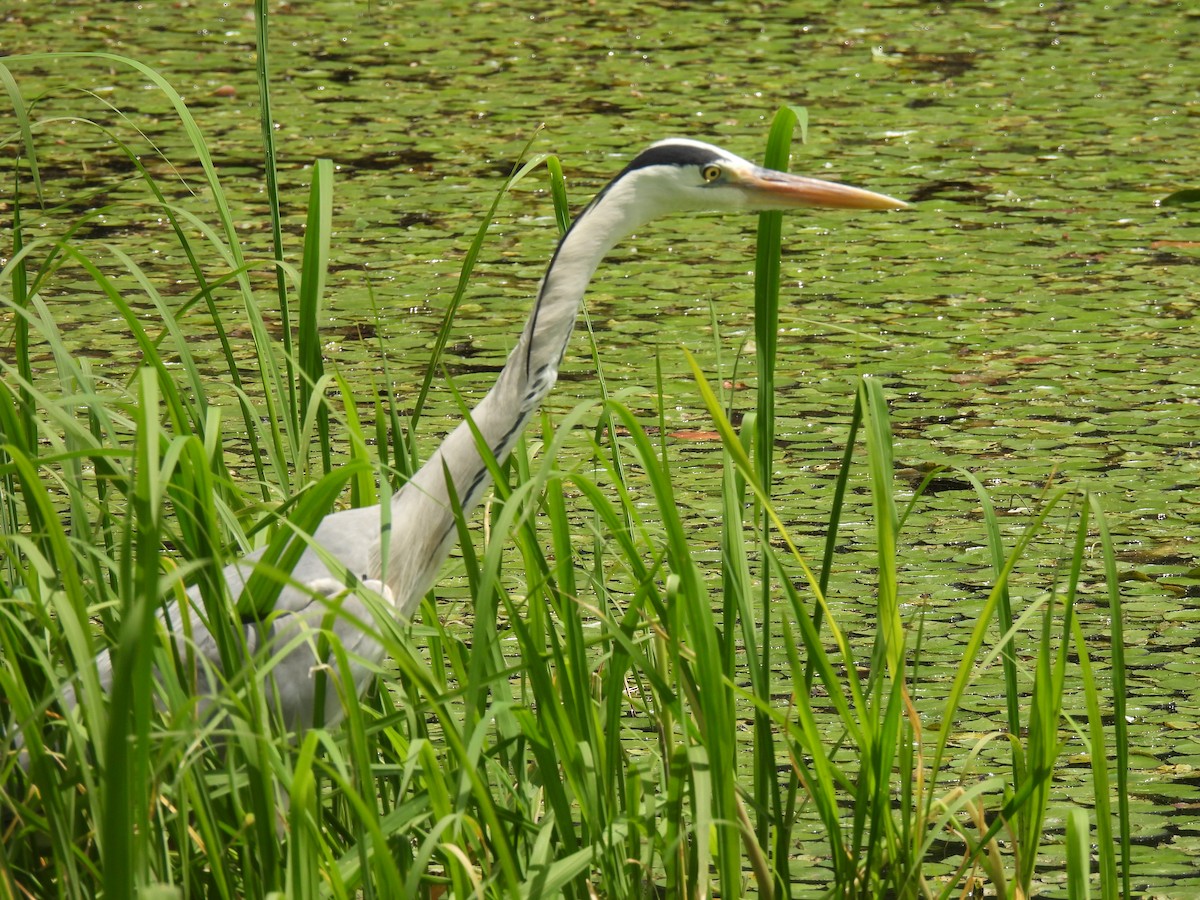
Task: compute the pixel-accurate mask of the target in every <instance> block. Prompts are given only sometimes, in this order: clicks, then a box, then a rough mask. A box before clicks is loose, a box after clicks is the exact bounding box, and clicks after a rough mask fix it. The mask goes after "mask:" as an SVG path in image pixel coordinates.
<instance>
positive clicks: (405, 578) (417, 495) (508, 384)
mask: <svg viewBox="0 0 1200 900" xmlns="http://www.w3.org/2000/svg"><path fill="white" fill-rule="evenodd" d="M639 174H640V173H639V172H637V171H633V172H630V173H628V174H627V175H626V176H624V177H622V178H619V179H618V180H616V181H614V182H613V183H612V184H611V185H610V186H609V187H608V189H607V190H606V191H604V192H603V193H602V194H600V195H599V196H598V197H597V198H596V199H595V200H594V201H593V202H592V204H591V205H590V206H588V207H587V209H585V210H584V211H583V212H582V213H581V214H580V216H579V218H578V219H576V221H575V223H574V225H573V226H572V227H571V229H570V230H569V231H568V232H567V234H566V235H565V236H564V237H563V239H562V240H561V241H560V242H559V245H558V249H557V250H556V251H555V254H554V257H553V258H552V259H551V261H550V265H549V267H548V268H547V269H546V275H545V277H544V278H543V279H542V282H541V285H540V287H539V289H538V295H537V300H536V301H535V302H534V307H533V311H532V313H531V314H530V316H529V319H528V321H527V322H526V323H525V328H524V330H523V331H522V332H521V337H520V340H519V341H518V342H517V346H516V347H515V348H514V349H513V351H512V353H511V354H509V357H508V362H507V363H505V365H504V368H503V369H502V370H501V371H500V375H499V377H498V379H497V381H496V384H495V386H494V387H493V388H492V389H491V390H490V391H488V392H487V394H486V396H484V398H483V399H482V400H480V401H479V404H478V405H477V406H476V407H475V409H474V410H472V412H471V420H472V421H473V422H474V424H475V427H476V428H477V429H478V430H479V433H480V434H481V435H482V437H483V440H484V442H485V443H486V444H487V445H488V447H489V448H490V449H491V452H492V455H493V456H494V457H495V458H496V460H497V461H499V462H503V461H504V459H505V458H507V456H508V454H509V453H510V452H511V451H512V448H513V447H514V446H515V445H516V442H517V439H518V438H519V437H520V435H521V432H522V431H523V430H524V428H525V426H526V425H527V424H528V422H529V420H530V419H531V418H532V417H533V414H534V412H536V411H537V408H538V406H539V404H540V403H541V402H542V400H543V399H544V398H545V396H546V395H547V394H548V393H549V392H550V390H551V388H553V387H554V382H555V380H556V379H557V377H558V367H559V365H560V364H561V362H562V359H563V355H564V354H565V353H566V349H567V344H568V343H569V342H570V339H571V333H572V331H573V330H574V327H575V317H576V315H577V314H578V312H579V306H580V303H581V302H582V300H583V294H584V291H585V290H587V286H588V283H589V282H590V281H591V279H592V275H593V274H594V273H595V271H596V267H597V266H598V265H599V264H600V261H601V260H602V259H603V258H604V256H605V255H606V254H607V253H608V252H609V250H611V249H612V248H613V246H614V245H616V243H617V242H618V241H620V240H621V239H622V238H623V237H625V236H627V235H628V234H629V233H630V232H632V231H633V230H634V229H636V228H638V227H639V226H641V225H643V224H645V222H647V221H648V220H649V219H651V218H653V216H654V215H656V214H657V213H659V212H660V211H662V206H661V205H660V204H659V203H657V202H654V198H653V197H651V198H649V202H648V199H647V197H646V196H644V195H638V193H637V190H636V185H635V183H636V182H637V181H638V180H639V179H638V176H639ZM635 196H636V197H637V203H635V202H634V198H635ZM446 471H448V472H449V474H450V479H451V481H452V483H453V485H454V493H455V495H456V496H457V497H458V499H459V502H460V503H461V504H462V510H463V513H464V514H468V513H470V511H471V510H472V509H473V508H474V507H475V505H476V504H477V503H478V502H479V500H480V498H481V497H482V495H483V492H484V490H485V489H486V488H487V487H488V485H489V484H490V483H491V478H490V476H489V474H488V470H487V466H486V465H485V464H484V462H483V459H482V457H481V456H480V454H479V450H478V447H477V445H476V439H475V435H474V434H472V432H471V428H470V426H469V425H468V423H466V422H463V423H462V424H460V425H459V426H458V427H457V428H455V429H454V431H453V432H451V434H450V435H449V437H447V438H446V440H445V441H444V442H443V443H442V445H441V447H439V448H438V450H437V452H436V453H434V455H433V456H432V457H431V458H430V459H429V460H428V461H427V462H426V463H425V464H424V465H423V466H422V467H421V468H420V470H419V471H418V472H417V473H416V475H414V476H413V477H412V479H411V480H410V481H409V483H408V484H406V485H405V486H404V488H403V489H402V490H401V491H400V492H398V493H397V494H396V495H395V497H394V498H393V500H392V519H393V521H392V528H391V532H390V534H389V535H388V536H386V538H385V540H386V541H387V542H388V543H389V544H390V552H389V553H388V557H389V559H388V562H387V565H386V566H381V567H380V568H381V569H382V571H380V572H374V573H371V577H382V578H383V580H384V581H385V582H386V583H387V585H388V587H390V588H391V590H392V595H393V597H395V600H396V604H397V606H398V607H399V612H400V614H401V615H403V616H406V617H407V616H410V615H411V614H412V612H413V610H415V608H416V607H417V606H418V605H419V604H420V601H421V597H422V596H424V594H425V592H426V591H428V590H429V588H430V587H431V586H432V584H433V581H434V579H435V578H436V577H437V573H438V570H439V569H440V568H441V564H442V562H443V561H444V560H445V558H446V556H447V555H448V554H449V552H450V548H451V547H452V546H453V545H454V542H455V539H456V537H457V534H456V528H455V524H454V514H453V511H452V509H451V506H450V501H449V497H450V494H449V492H448V491H447V489H446V481H445V476H444V473H445V472H446Z"/></svg>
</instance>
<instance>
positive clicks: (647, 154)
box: [612, 138, 908, 218]
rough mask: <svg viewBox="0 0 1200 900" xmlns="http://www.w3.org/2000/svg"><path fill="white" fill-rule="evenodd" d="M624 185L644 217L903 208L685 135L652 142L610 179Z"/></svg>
mask: <svg viewBox="0 0 1200 900" xmlns="http://www.w3.org/2000/svg"><path fill="white" fill-rule="evenodd" d="M617 185H623V186H626V187H627V190H628V192H629V195H630V196H631V197H636V198H637V203H638V205H639V206H640V207H642V211H643V212H644V213H648V216H647V218H651V217H653V216H656V215H659V214H661V213H669V212H686V211H704V210H711V211H724V210H752V211H762V210H770V209H796V208H800V207H815V208H823V209H902V208H903V207H905V206H907V205H908V204H907V203H905V202H904V201H903V200H897V199H895V198H894V197H888V196H885V195H884V194H876V193H874V192H872V191H864V190H862V189H860V188H855V187H850V186H849V185H845V184H837V183H835V182H832V181H822V180H820V179H818V178H805V177H802V176H800V175H788V174H786V173H784V172H776V171H774V170H772V169H764V168H762V167H761V166H756V165H754V163H752V162H749V161H748V160H745V159H742V158H741V157H740V156H735V155H734V154H732V153H730V152H729V151H727V150H722V149H721V148H720V147H714V146H713V145H712V144H706V143H703V142H702V141H693V140H688V139H686V138H670V139H668V140H665V141H659V142H658V143H656V144H652V145H651V146H650V147H648V148H647V149H645V150H643V151H642V152H641V153H640V154H638V155H637V156H636V157H634V159H633V161H632V162H630V163H629V165H628V166H626V167H625V170H624V171H623V172H622V173H621V174H620V175H619V176H618V177H617V178H616V179H614V181H613V185H612V186H613V187H616V186H617Z"/></svg>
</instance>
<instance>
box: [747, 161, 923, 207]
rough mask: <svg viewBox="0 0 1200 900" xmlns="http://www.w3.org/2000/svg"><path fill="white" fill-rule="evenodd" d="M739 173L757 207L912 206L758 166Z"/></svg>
mask: <svg viewBox="0 0 1200 900" xmlns="http://www.w3.org/2000/svg"><path fill="white" fill-rule="evenodd" d="M738 174H739V177H738V178H737V180H736V183H737V184H738V186H739V187H741V188H742V189H743V190H745V191H746V192H747V193H748V194H750V195H751V196H752V197H753V199H752V201H751V205H752V206H754V207H755V208H757V209H764V208H769V209H793V208H795V207H801V206H811V207H818V208H821V209H904V208H906V207H907V206H908V204H907V203H905V202H904V201H903V200H897V199H896V198H895V197H889V196H887V195H886V194H876V193H875V192H874V191H864V190H863V189H862V188H856V187H850V185H848V184H838V183H837V182H836V181H822V180H821V179H820V178H806V177H804V176H803V175H788V174H787V173H785V172H776V171H774V170H773V169H763V168H760V167H758V166H755V167H754V168H753V169H752V170H751V171H749V172H741V173H738Z"/></svg>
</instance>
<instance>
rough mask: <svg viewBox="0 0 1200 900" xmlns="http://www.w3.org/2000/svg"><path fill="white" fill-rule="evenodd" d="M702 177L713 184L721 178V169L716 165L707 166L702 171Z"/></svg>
mask: <svg viewBox="0 0 1200 900" xmlns="http://www.w3.org/2000/svg"><path fill="white" fill-rule="evenodd" d="M700 177H701V178H703V179H704V180H705V181H707V182H709V183H710V184H711V183H712V182H714V181H716V180H717V179H718V178H720V177H721V167H720V166H716V165H707V166H705V167H704V168H703V169H701V170H700Z"/></svg>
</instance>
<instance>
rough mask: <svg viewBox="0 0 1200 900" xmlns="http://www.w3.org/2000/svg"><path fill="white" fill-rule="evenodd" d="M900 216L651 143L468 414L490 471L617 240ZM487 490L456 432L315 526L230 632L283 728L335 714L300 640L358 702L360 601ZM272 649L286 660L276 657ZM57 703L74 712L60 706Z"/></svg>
mask: <svg viewBox="0 0 1200 900" xmlns="http://www.w3.org/2000/svg"><path fill="white" fill-rule="evenodd" d="M906 205H907V204H905V203H904V202H903V201H900V200H896V199H893V198H891V197H887V196H884V195H882V194H876V193H873V192H871V191H865V190H861V189H859V188H854V187H849V186H847V185H842V184H836V183H833V182H828V181H821V180H819V179H814V178H804V177H800V176H796V175H789V174H786V173H783V172H777V171H773V170H769V169H764V168H761V167H759V166H756V165H754V164H752V163H750V162H748V161H747V160H745V159H742V158H740V157H738V156H735V155H733V154H732V153H729V152H727V151H725V150H722V149H721V148H719V147H715V146H713V145H711V144H706V143H702V142H700V141H694V140H685V139H670V140H665V141H659V142H658V143H656V144H653V145H652V146H650V147H649V148H647V149H646V150H644V151H643V152H642V153H640V154H639V155H637V156H636V157H634V158H633V160H632V161H631V162H630V163H629V164H628V165H627V166H626V167H625V168H624V169H623V170H622V171H621V172H620V173H619V174H618V175H617V176H616V177H615V178H614V179H613V180H612V181H610V182H609V183H608V185H607V186H606V187H604V188H603V189H602V190H601V191H600V193H599V194H597V195H596V197H595V199H593V200H592V202H591V203H590V204H588V206H587V207H586V208H585V209H584V210H583V212H581V213H580V214H579V216H578V217H577V218H576V219H575V221H574V224H573V225H572V226H571V227H570V229H569V230H568V231H567V233H566V234H565V235H564V236H563V237H562V239H561V241H560V242H559V244H558V247H557V249H556V250H555V252H554V255H553V257H552V258H551V260H550V263H549V266H548V267H547V269H546V272H545V275H544V277H543V278H542V281H541V284H540V286H539V288H538V291H537V296H536V298H535V300H534V303H533V310H532V312H531V313H530V315H529V319H528V321H527V322H526V323H525V327H524V330H523V331H522V332H521V336H520V338H519V340H518V341H517V344H516V347H515V348H514V349H513V350H512V352H511V354H510V355H509V357H508V360H507V362H506V363H505V365H504V367H503V369H502V370H501V371H500V374H499V376H498V378H497V381H496V384H495V385H494V386H493V387H492V388H491V390H489V391H488V392H487V394H486V395H485V396H484V397H483V399H482V400H480V401H479V403H478V405H476V406H475V408H474V409H473V411H472V412H471V413H470V418H471V420H472V422H473V424H474V427H475V429H476V430H477V431H478V433H479V435H480V438H481V439H482V441H483V442H484V443H485V444H486V446H487V448H488V449H489V450H490V451H491V454H492V455H493V456H494V457H495V458H496V460H499V461H503V460H504V459H505V458H506V457H507V456H508V454H509V452H510V451H511V450H512V449H513V446H514V445H515V443H516V441H517V439H518V437H519V436H520V434H521V432H522V430H523V429H524V428H525V426H526V425H527V424H528V422H529V420H530V418H531V417H532V416H533V415H534V412H535V411H536V410H537V408H538V405H539V404H540V403H541V401H542V399H543V398H544V397H545V396H546V395H547V393H549V391H550V389H551V388H552V387H553V386H554V382H555V379H556V377H557V374H558V368H559V365H560V364H561V362H562V359H563V356H564V354H565V352H566V348H567V344H568V342H569V341H570V338H571V333H572V330H573V329H574V326H575V318H576V314H577V313H578V311H579V306H580V303H581V301H582V299H583V295H584V291H585V289H586V288H587V286H588V282H589V281H590V280H591V278H592V275H593V273H594V272H595V271H596V267H597V266H598V265H599V264H600V261H601V260H602V259H603V258H604V256H605V254H607V253H608V252H609V250H611V249H612V248H613V246H614V245H616V243H617V242H618V241H619V240H621V239H622V238H624V237H626V236H628V235H629V234H630V233H632V232H633V231H634V230H636V229H638V228H640V227H641V226H642V225H644V224H646V223H647V222H649V221H650V220H651V219H654V218H656V217H657V216H661V215H664V214H667V213H676V212H700V211H715V212H721V211H739V210H745V211H761V210H775V209H778V210H784V209H793V208H798V207H820V208H830V209H899V208H902V207H904V206H906ZM447 477H449V479H450V481H451V483H452V484H451V485H450V486H449V487H452V488H453V494H451V491H450V490H449V489H448V485H447V482H446V478H447ZM489 482H490V477H489V472H488V467H487V465H486V464H485V462H484V459H483V457H482V455H481V453H480V450H479V445H478V444H477V438H476V435H475V434H474V433H473V431H472V428H471V424H470V423H468V422H466V421H464V422H462V423H461V424H459V425H458V426H457V427H456V428H455V429H454V431H453V432H451V434H450V435H449V436H448V437H447V438H446V439H445V440H444V441H443V442H442V445H441V446H440V447H439V448H438V449H437V451H436V452H435V453H434V454H433V456H432V457H431V458H430V459H429V460H428V461H427V462H426V463H425V464H424V465H423V466H422V467H421V468H420V469H419V470H418V471H417V473H416V474H415V475H414V476H413V477H412V478H411V479H410V480H409V481H408V482H407V483H406V484H405V485H404V486H403V487H402V488H401V489H400V490H399V491H397V492H396V493H395V494H394V495H393V496H392V497H391V499H390V501H389V505H388V508H386V509H385V508H384V507H382V506H373V507H363V508H358V509H349V510H344V511H341V512H335V513H332V514H330V515H328V516H326V517H325V519H324V520H323V521H322V522H321V524H320V526H319V527H318V528H317V529H316V531H315V532H314V533H313V535H312V537H311V542H310V543H309V544H308V546H307V547H306V549H305V550H304V553H303V555H302V556H301V557H300V559H299V562H298V563H297V564H296V566H295V567H294V569H293V570H292V571H291V580H290V582H289V583H288V584H287V585H286V586H285V587H284V588H283V590H282V591H281V593H280V594H279V597H278V600H277V601H276V603H275V604H274V608H273V611H272V612H271V613H270V614H269V615H266V616H262V617H259V618H256V619H255V621H252V622H246V623H244V624H243V626H242V633H243V636H244V640H245V652H246V653H247V654H248V655H249V656H255V657H259V658H262V657H263V651H265V650H270V651H271V652H272V653H274V654H275V659H274V660H273V665H272V669H271V675H272V676H273V679H274V686H273V688H272V689H271V690H269V691H268V695H269V696H271V697H272V699H273V702H274V704H275V706H276V712H277V713H278V714H279V716H280V717H281V719H282V720H283V722H284V723H285V724H286V726H287V727H288V728H289V729H292V730H302V729H304V728H307V727H310V726H311V725H312V723H313V722H314V720H316V721H320V722H323V723H324V724H326V725H329V724H333V723H335V722H336V721H337V720H338V719H340V718H341V716H342V712H343V711H342V705H341V701H339V699H338V696H337V692H336V691H335V690H332V689H330V690H328V691H326V695H327V696H326V701H325V708H324V709H323V710H315V709H314V705H315V698H316V690H315V687H314V684H315V678H314V671H316V670H317V669H319V668H321V667H323V666H325V665H328V664H330V662H329V660H322V659H318V658H317V652H318V650H317V648H318V647H319V646H321V642H320V641H318V640H315V639H311V640H306V639H304V635H305V634H306V633H312V634H315V633H317V632H318V631H319V630H320V629H322V628H329V629H330V630H332V632H333V633H334V634H335V635H336V638H337V640H339V641H340V642H341V643H342V645H343V646H344V647H345V649H346V651H347V654H348V657H349V658H350V659H351V660H352V662H351V666H352V669H353V671H352V673H351V674H352V677H353V679H354V682H355V685H356V688H357V690H358V693H359V694H361V693H362V691H363V689H364V687H365V686H366V684H367V683H368V681H369V680H370V678H371V676H372V674H373V673H374V672H376V671H378V666H379V664H380V663H381V662H382V658H383V655H384V649H383V643H382V641H381V640H380V638H379V633H378V631H377V630H376V629H375V628H374V627H373V626H372V625H371V623H372V614H371V609H372V608H378V606H379V604H378V602H374V603H367V602H365V600H366V599H370V598H369V597H366V598H365V597H364V596H363V594H364V592H371V593H373V594H375V595H378V596H379V597H382V598H383V599H384V600H385V601H386V602H387V604H389V605H390V610H389V612H390V614H393V615H395V616H396V617H398V618H399V619H400V620H407V619H408V618H409V617H410V616H411V615H412V613H413V611H414V610H415V609H416V607H417V606H418V604H419V603H420V601H421V598H422V597H423V596H424V595H425V593H426V592H427V591H428V590H430V588H431V587H432V586H433V583H434V580H435V578H436V576H437V573H438V570H439V568H440V567H441V565H442V563H443V561H444V560H445V559H446V557H447V556H448V555H449V553H450V550H451V548H452V547H453V545H454V543H455V539H456V535H457V530H456V527H455V513H454V511H453V509H452V504H451V502H450V498H451V496H454V497H457V498H458V501H459V504H460V506H461V509H462V512H463V513H464V514H467V513H469V512H470V511H471V510H472V509H473V508H474V507H475V506H476V504H478V502H479V500H480V498H481V496H482V495H483V493H484V491H485V489H486V488H487V487H488V485H489ZM260 557H261V551H259V552H256V553H251V554H249V555H247V556H246V557H244V558H243V559H241V560H239V561H238V562H235V563H233V564H231V565H229V566H228V567H227V568H226V569H225V572H224V575H225V580H226V582H227V584H228V588H229V592H230V595H231V596H233V597H237V596H239V595H240V594H241V592H242V589H243V588H244V587H245V585H246V582H247V580H248V578H249V576H250V573H251V572H253V570H254V567H255V565H256V562H257V561H258V560H259V558H260ZM187 598H188V602H187V603H185V604H184V605H182V606H181V605H180V604H178V603H175V602H172V603H170V604H169V605H168V606H167V607H166V609H165V617H166V619H167V625H168V628H169V630H170V632H171V639H172V640H173V641H174V642H175V649H176V651H177V652H178V654H179V656H180V658H181V659H186V658H194V659H197V660H199V661H200V663H201V670H200V671H198V672H197V683H198V687H199V689H200V690H201V694H202V696H205V695H208V696H211V694H212V693H213V692H214V691H215V690H216V689H217V685H218V683H219V681H220V656H219V654H218V650H217V644H216V641H215V639H214V637H213V635H212V633H211V632H210V631H209V629H208V627H207V626H206V625H205V622H204V613H203V609H204V607H203V605H202V603H201V599H200V593H199V589H198V588H197V587H192V588H191V589H190V590H189V591H188V592H187ZM285 646H287V647H289V649H287V650H286V652H282V653H280V652H278V651H279V648H282V647H285ZM189 651H190V653H189ZM191 654H194V656H192V655H191ZM248 658H249V657H247V659H248ZM97 666H98V672H99V675H100V683H101V685H102V686H104V687H105V689H107V688H108V686H109V685H110V684H111V680H112V672H113V667H112V660H111V658H110V656H109V653H108V652H107V651H104V652H102V653H101V654H100V656H99V657H98V658H97ZM65 699H66V701H67V705H72V704H73V697H67V698H65Z"/></svg>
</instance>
